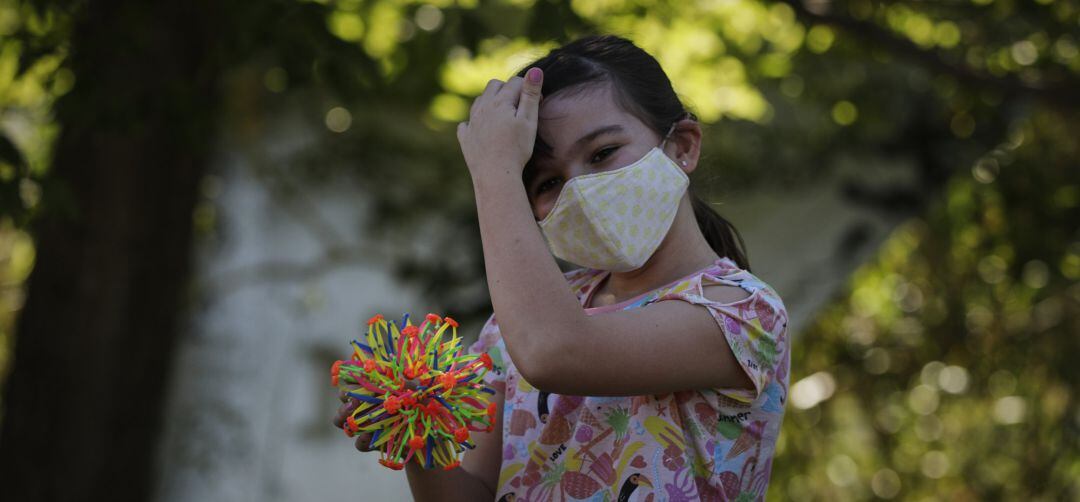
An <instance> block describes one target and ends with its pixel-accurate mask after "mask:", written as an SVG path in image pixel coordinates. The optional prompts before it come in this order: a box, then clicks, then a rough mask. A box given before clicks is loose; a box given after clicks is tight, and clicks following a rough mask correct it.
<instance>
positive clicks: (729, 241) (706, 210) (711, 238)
mask: <svg viewBox="0 0 1080 502" xmlns="http://www.w3.org/2000/svg"><path fill="white" fill-rule="evenodd" d="M690 204H691V205H692V206H693V207H694V218H695V219H696V220H697V223H698V227H699V228H701V233H702V234H704V235H705V240H706V241H708V242H709V246H710V247H712V248H713V251H716V254H718V255H720V256H726V257H728V258H731V259H732V260H734V261H735V264H736V265H738V266H739V268H741V269H744V270H746V271H747V272H752V270H750V260H748V259H747V258H746V252H745V251H743V250H745V249H746V244H745V243H744V242H743V239H742V236H741V235H739V231H738V230H736V229H735V226H734V225H732V224H731V222H729V221H728V220H726V219H724V217H723V216H720V213H717V212H716V211H714V210H713V208H711V207H709V204H708V203H707V202H705V201H703V200H701V198H700V197H698V196H697V194H695V193H694V192H693V191H692V190H691V191H690ZM736 239H737V240H738V244H736Z"/></svg>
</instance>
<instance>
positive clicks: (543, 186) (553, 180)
mask: <svg viewBox="0 0 1080 502" xmlns="http://www.w3.org/2000/svg"><path fill="white" fill-rule="evenodd" d="M559 179H560V178H559V177H558V176H556V177H554V178H548V179H546V180H544V182H543V183H540V186H538V187H536V193H537V194H541V193H544V192H546V191H547V189H549V188H551V187H554V186H555V185H556V184H557V183H558V182H559Z"/></svg>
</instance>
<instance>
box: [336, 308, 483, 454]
mask: <svg viewBox="0 0 1080 502" xmlns="http://www.w3.org/2000/svg"><path fill="white" fill-rule="evenodd" d="M367 325H368V331H367V343H360V342H358V341H356V340H353V341H352V343H351V345H352V347H353V353H352V356H351V358H350V359H348V360H344V361H336V362H334V365H333V366H332V367H331V369H330V375H331V380H330V381H331V384H332V385H334V386H336V387H338V388H339V389H340V390H342V391H344V392H345V393H346V394H347V395H348V396H349V397H352V398H355V399H357V400H358V401H359V406H357V407H356V409H354V410H353V411H352V413H350V414H349V415H348V416H347V417H346V418H345V427H344V430H345V434H346V435H348V436H349V437H353V436H354V435H356V433H358V432H372V433H373V434H372V438H371V448H373V449H378V450H379V452H380V458H379V463H380V464H382V465H384V466H386V467H389V468H391V469H395V470H400V469H402V468H403V467H404V466H405V463H407V462H408V461H409V459H412V458H415V459H416V462H417V463H419V464H420V465H421V466H423V467H424V468H425V469H432V468H434V467H435V466H441V467H442V468H443V470H450V469H453V468H454V467H457V466H459V465H461V453H462V452H464V451H465V449H466V448H468V449H472V448H475V447H476V445H475V444H474V443H472V442H471V441H470V440H469V431H484V432H490V431H491V430H492V429H493V427H494V423H495V413H496V404H495V402H492V401H489V398H490V396H491V395H493V394H495V390H494V389H492V388H491V387H489V386H487V385H485V384H484V380H483V379H484V375H485V374H486V373H487V372H488V371H491V369H492V367H493V364H492V360H491V356H489V355H488V354H486V353H484V354H480V355H479V356H478V355H476V354H462V346H461V339H460V338H458V336H457V327H458V323H457V321H454V320H453V319H451V318H449V317H445V318H443V317H439V316H438V315H435V314H428V315H427V316H426V317H425V318H424V321H423V322H422V323H420V325H419V326H414V325H412V323H411V322H410V321H409V315H408V314H405V315H404V316H403V317H402V319H401V323H400V325H401V326H400V328H399V326H398V325H397V324H395V323H394V322H393V321H387V320H386V319H384V318H383V316H382V314H376V315H375V316H374V317H372V318H371V319H369V320H368V322H367ZM448 328H449V330H450V332H451V335H450V339H449V340H445V341H444V340H443V338H444V335H445V333H446V331H447V329H448ZM407 381H411V383H412V384H413V385H407V384H406V382H407Z"/></svg>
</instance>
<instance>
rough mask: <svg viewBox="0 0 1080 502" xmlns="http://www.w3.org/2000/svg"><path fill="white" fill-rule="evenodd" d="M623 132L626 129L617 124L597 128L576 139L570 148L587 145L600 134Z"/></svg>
mask: <svg viewBox="0 0 1080 502" xmlns="http://www.w3.org/2000/svg"><path fill="white" fill-rule="evenodd" d="M625 130H626V129H625V128H624V127H623V126H622V125H619V124H611V125H606V126H601V127H597V128H596V129H593V131H592V132H590V133H588V134H586V135H584V136H582V137H580V138H578V140H577V141H575V142H574V146H573V147H572V148H574V147H579V146H581V145H583V144H585V143H588V142H589V141H592V140H593V138H596V137H597V136H599V135H601V134H611V133H617V132H623V131H625Z"/></svg>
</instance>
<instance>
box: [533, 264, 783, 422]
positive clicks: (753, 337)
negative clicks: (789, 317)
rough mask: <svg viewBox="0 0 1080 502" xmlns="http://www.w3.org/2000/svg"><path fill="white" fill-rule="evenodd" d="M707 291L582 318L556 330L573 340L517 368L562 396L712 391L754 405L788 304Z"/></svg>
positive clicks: (760, 293)
mask: <svg viewBox="0 0 1080 502" xmlns="http://www.w3.org/2000/svg"><path fill="white" fill-rule="evenodd" d="M700 291H701V292H700V293H699V292H697V291H686V292H680V293H677V294H669V295H665V296H662V297H660V298H659V299H657V301H655V302H654V303H651V304H648V305H645V306H643V307H639V308H635V309H630V310H623V311H615V312H606V313H601V314H596V315H591V316H585V317H583V318H581V317H579V318H578V319H576V320H574V321H571V322H570V323H568V324H566V325H564V326H559V327H558V328H556V329H558V330H560V331H563V332H564V333H565V334H566V335H567V336H566V337H560V338H558V340H559V341H560V342H561V343H556V344H554V346H552V347H551V349H552V350H550V351H547V353H546V354H543V355H541V356H540V357H539V358H538V359H537V360H536V361H534V365H533V366H532V367H531V368H528V370H529V371H526V368H522V367H521V366H519V367H518V369H519V370H521V373H522V376H523V377H524V378H525V379H526V380H530V381H531V382H533V384H534V385H535V386H536V387H539V388H542V389H544V390H546V391H549V392H553V393H558V394H570V395H579V396H630V395H652V394H664V393H668V392H676V391H680V390H686V389H705V388H712V389H717V390H718V391H720V392H722V393H725V394H727V395H729V396H730V397H732V398H735V399H738V400H741V401H745V400H748V399H749V400H752V399H753V398H755V397H756V396H757V395H758V394H759V393H760V392H761V390H762V389H763V388H764V386H765V383H767V379H768V378H770V377H771V376H770V375H771V374H772V369H773V367H774V366H775V364H774V362H775V359H776V354H777V352H778V348H779V345H780V344H782V343H784V338H785V336H784V330H785V329H786V312H784V310H783V305H782V303H780V301H779V298H778V297H774V296H772V295H770V294H769V292H768V291H766V290H765V289H759V290H756V291H754V292H753V293H748V292H747V291H745V290H743V289H741V288H739V287H736V286H730V285H726V286H708V287H704V288H703V289H702V290H700ZM667 300H682V301H667ZM702 307H704V308H702ZM781 320H783V323H784V325H783V327H782V326H781ZM539 335H543V333H537V336H539ZM549 336H550V334H549ZM533 380H535V381H533Z"/></svg>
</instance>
